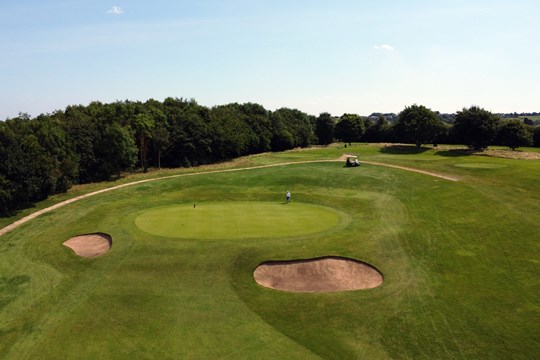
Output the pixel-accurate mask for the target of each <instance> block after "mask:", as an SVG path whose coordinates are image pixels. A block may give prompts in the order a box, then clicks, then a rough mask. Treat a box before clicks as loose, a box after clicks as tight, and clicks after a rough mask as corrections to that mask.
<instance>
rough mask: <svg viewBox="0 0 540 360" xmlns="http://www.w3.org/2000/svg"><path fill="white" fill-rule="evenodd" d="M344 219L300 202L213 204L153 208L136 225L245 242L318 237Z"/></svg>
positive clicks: (170, 233)
mask: <svg viewBox="0 0 540 360" xmlns="http://www.w3.org/2000/svg"><path fill="white" fill-rule="evenodd" d="M342 218H343V215H342V214H341V213H340V212H338V211H337V210H334V209H332V208H328V207H324V206H318V205H312V204H304V203H297V202H294V203H290V204H280V203H272V202H209V203H200V204H197V206H196V207H194V206H193V204H179V205H171V206H165V207H158V208H153V209H150V210H147V211H145V212H143V213H142V214H140V215H139V216H137V218H136V219H135V224H136V225H137V227H139V229H141V230H143V231H145V232H147V233H150V234H154V235H159V236H166V237H174V238H189V239H193V238H195V239H245V238H262V237H264V238H270V237H290V236H300V235H307V234H315V233H319V232H321V231H325V230H329V229H331V228H332V227H334V226H336V225H338V224H339V223H340V222H341V221H342Z"/></svg>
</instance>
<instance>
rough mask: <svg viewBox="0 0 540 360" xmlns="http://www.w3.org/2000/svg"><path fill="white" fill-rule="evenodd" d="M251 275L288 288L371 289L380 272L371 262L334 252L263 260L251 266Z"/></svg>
mask: <svg viewBox="0 0 540 360" xmlns="http://www.w3.org/2000/svg"><path fill="white" fill-rule="evenodd" d="M253 277H254V278H255V281H256V282H257V283H258V284H259V285H262V286H264V287H268V288H272V289H276V290H282V291H291V292H332V291H349V290H359V289H371V288H374V287H377V286H379V285H381V284H382V282H383V275H382V274H381V273H380V272H379V271H378V270H377V269H375V268H374V267H373V266H371V265H369V264H366V263H363V262H361V261H357V260H352V259H347V258H341V257H334V256H329V257H324V258H318V259H308V260H293V261H272V262H265V263H262V264H261V265H259V266H258V267H257V268H256V269H255V271H254V272H253Z"/></svg>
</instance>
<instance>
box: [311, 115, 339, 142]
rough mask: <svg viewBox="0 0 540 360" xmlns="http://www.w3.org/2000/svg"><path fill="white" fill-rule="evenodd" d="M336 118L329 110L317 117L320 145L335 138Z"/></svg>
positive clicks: (316, 129)
mask: <svg viewBox="0 0 540 360" xmlns="http://www.w3.org/2000/svg"><path fill="white" fill-rule="evenodd" d="M335 123H336V122H335V119H334V118H333V117H332V116H331V115H330V114H329V113H327V112H325V113H321V114H320V115H319V117H318V118H317V123H316V126H315V135H317V139H318V143H319V144H320V145H328V144H330V143H331V142H332V141H333V140H334V127H335Z"/></svg>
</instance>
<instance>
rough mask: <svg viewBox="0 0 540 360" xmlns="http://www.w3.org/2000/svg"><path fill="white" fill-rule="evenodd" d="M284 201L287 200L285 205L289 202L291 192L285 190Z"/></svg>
mask: <svg viewBox="0 0 540 360" xmlns="http://www.w3.org/2000/svg"><path fill="white" fill-rule="evenodd" d="M285 199H286V200H287V204H288V203H289V202H291V192H290V191H289V190H287V194H285Z"/></svg>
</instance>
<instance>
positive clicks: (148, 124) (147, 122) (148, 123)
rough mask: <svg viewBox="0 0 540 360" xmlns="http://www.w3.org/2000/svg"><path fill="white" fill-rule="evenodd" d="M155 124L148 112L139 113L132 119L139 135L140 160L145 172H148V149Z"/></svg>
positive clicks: (132, 124)
mask: <svg viewBox="0 0 540 360" xmlns="http://www.w3.org/2000/svg"><path fill="white" fill-rule="evenodd" d="M155 125H156V124H155V122H154V119H153V118H152V117H151V116H150V115H148V114H146V113H140V114H137V115H135V116H134V117H133V119H132V120H131V126H132V127H133V130H134V131H135V136H136V137H137V142H138V146H139V155H140V162H141V167H142V169H143V172H144V173H146V172H148V151H149V148H150V140H151V139H152V135H153V130H154V127H155Z"/></svg>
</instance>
